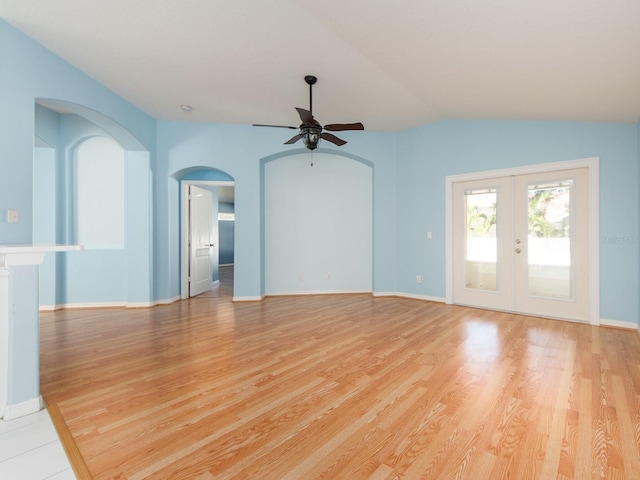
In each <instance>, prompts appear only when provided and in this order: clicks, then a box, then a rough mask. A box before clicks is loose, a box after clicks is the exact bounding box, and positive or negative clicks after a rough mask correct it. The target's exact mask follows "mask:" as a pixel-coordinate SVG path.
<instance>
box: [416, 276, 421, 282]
mask: <svg viewBox="0 0 640 480" xmlns="http://www.w3.org/2000/svg"><path fill="white" fill-rule="evenodd" d="M416 283H422V277H421V276H420V275H417V276H416Z"/></svg>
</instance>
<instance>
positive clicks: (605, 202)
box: [396, 121, 638, 323]
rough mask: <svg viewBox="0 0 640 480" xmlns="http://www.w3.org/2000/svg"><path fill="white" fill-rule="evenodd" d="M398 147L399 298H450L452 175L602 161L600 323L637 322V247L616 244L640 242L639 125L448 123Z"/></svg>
mask: <svg viewBox="0 0 640 480" xmlns="http://www.w3.org/2000/svg"><path fill="white" fill-rule="evenodd" d="M397 140H398V141H397V160H396V165H397V169H396V178H397V186H396V191H397V204H398V216H397V226H396V234H397V242H398V248H397V259H396V264H397V270H398V275H397V289H398V291H400V292H408V293H415V294H421V295H427V296H434V297H441V298H442V297H444V296H445V231H444V229H445V210H444V206H445V177H446V176H447V175H453V174H460V173H468V172H477V171H483V170H494V169H501V168H507V167H516V166H523V165H533V164H540V163H547V162H557V161H563V160H573V159H579V158H588V157H600V236H601V243H600V288H601V318H605V319H609V320H617V321H623V322H633V323H637V322H638V302H637V295H638V245H637V244H634V242H633V241H626V240H622V241H620V242H615V241H614V242H612V241H610V239H637V238H638V127H637V125H634V124H611V123H579V122H566V123H565V122H526V121H447V122H440V123H437V124H433V125H427V126H423V127H420V128H416V129H412V130H408V131H405V132H401V133H399V134H398V135H397ZM428 231H432V232H433V239H432V240H427V239H426V238H427V237H426V233H427V232H428ZM417 274H420V275H422V284H420V285H418V284H416V283H415V277H416V275H417Z"/></svg>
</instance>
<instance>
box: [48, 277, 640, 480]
mask: <svg viewBox="0 0 640 480" xmlns="http://www.w3.org/2000/svg"><path fill="white" fill-rule="evenodd" d="M226 278H227V280H228V276H226ZM229 288H230V287H229V285H228V284H225V282H224V281H223V283H222V284H221V286H220V287H219V288H217V289H216V290H213V291H212V292H210V293H207V294H204V295H201V296H199V297H196V298H193V299H191V300H188V301H184V302H178V303H175V304H172V305H168V306H162V307H155V308H150V309H131V310H127V309H95V310H94V309H87V310H67V311H59V312H52V313H43V314H42V316H41V323H42V327H41V343H42V357H41V358H42V361H41V363H42V365H41V377H42V392H43V396H44V397H45V400H46V401H47V403H49V404H55V406H56V408H57V409H59V411H60V413H61V414H62V416H63V417H64V420H65V421H66V423H67V425H68V428H69V430H70V432H71V434H72V435H73V437H74V439H75V441H76V443H77V445H78V448H79V450H80V453H81V454H82V456H83V458H84V460H85V461H86V464H87V467H88V469H89V470H90V471H91V474H92V475H93V477H94V478H95V479H100V480H101V479H131V480H137V479H147V478H149V479H198V480H206V479H230V478H239V479H261V480H263V479H316V478H318V479H320V478H322V479H349V480H353V479H371V480H374V479H375V480H385V479H386V480H390V479H440V478H442V479H473V480H482V479H491V480H494V479H517V480H525V479H543V480H546V479H560V480H565V479H602V478H606V479H629V480H632V479H633V480H637V479H640V342H639V341H638V337H637V335H636V334H635V333H634V332H630V331H624V330H616V329H608V328H596V327H591V326H588V325H582V324H576V323H568V322H559V321H553V320H546V319H540V318H533V317H524V316H518V315H511V314H507V313H496V312H489V311H483V310H475V309H471V308H464V307H455V306H447V305H442V304H437V303H431V302H424V301H418V300H409V299H400V298H374V297H371V296H370V295H332V296H301V297H273V298H267V299H265V300H264V301H263V302H255V303H232V302H231V301H230V297H229V295H228V292H229Z"/></svg>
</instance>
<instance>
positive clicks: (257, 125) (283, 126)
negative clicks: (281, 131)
mask: <svg viewBox="0 0 640 480" xmlns="http://www.w3.org/2000/svg"><path fill="white" fill-rule="evenodd" d="M253 126H254V127H273V128H290V129H291V130H298V127H289V126H287V125H263V124H261V123H254V124H253Z"/></svg>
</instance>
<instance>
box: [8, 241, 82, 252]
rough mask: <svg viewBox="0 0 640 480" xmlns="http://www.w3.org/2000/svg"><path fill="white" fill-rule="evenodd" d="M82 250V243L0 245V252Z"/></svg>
mask: <svg viewBox="0 0 640 480" xmlns="http://www.w3.org/2000/svg"><path fill="white" fill-rule="evenodd" d="M79 250H84V245H38V244H30V243H16V244H14V245H0V253H4V254H7V253H33V252H73V251H79Z"/></svg>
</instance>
